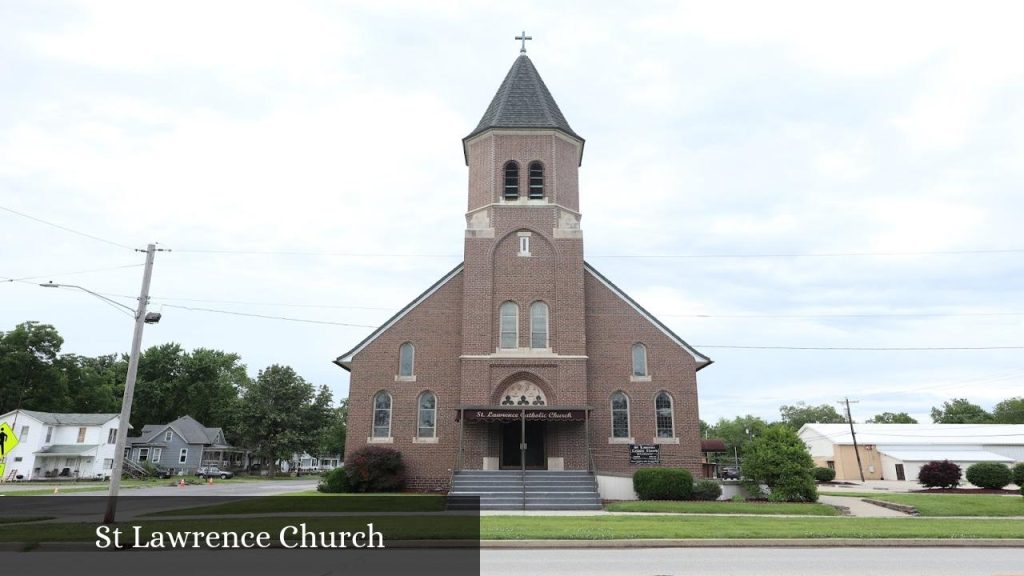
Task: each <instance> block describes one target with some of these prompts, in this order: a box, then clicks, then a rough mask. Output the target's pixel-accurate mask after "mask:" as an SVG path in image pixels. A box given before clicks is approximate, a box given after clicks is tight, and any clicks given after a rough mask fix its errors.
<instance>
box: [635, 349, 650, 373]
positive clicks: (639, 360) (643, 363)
mask: <svg viewBox="0 0 1024 576" xmlns="http://www.w3.org/2000/svg"><path fill="white" fill-rule="evenodd" d="M633 376H647V346H644V345H643V344H633Z"/></svg>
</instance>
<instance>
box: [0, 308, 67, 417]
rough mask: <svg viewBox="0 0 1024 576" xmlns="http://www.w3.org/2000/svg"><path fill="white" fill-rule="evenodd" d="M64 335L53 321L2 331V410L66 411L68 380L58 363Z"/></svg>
mask: <svg viewBox="0 0 1024 576" xmlns="http://www.w3.org/2000/svg"><path fill="white" fill-rule="evenodd" d="M63 344H64V339H63V338H61V336H60V334H58V333H57V329H56V328H54V327H53V326H50V325H49V324H40V323H38V322H24V323H22V324H18V325H17V326H16V327H15V328H14V330H11V331H10V332H0V414H3V413H5V412H9V411H11V410H15V409H17V408H26V409H29V410H41V411H44V412H61V411H65V410H66V409H67V408H68V407H69V406H68V398H67V381H66V380H65V379H64V378H62V375H61V372H60V369H59V368H57V367H56V366H54V363H55V362H56V361H57V358H58V354H59V353H60V347H61V346H62V345H63Z"/></svg>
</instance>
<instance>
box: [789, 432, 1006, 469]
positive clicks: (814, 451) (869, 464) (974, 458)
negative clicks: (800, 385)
mask: <svg viewBox="0 0 1024 576" xmlns="http://www.w3.org/2000/svg"><path fill="white" fill-rule="evenodd" d="M854 432H856V434H857V445H858V448H859V450H858V453H859V456H860V463H861V470H862V471H863V472H864V479H865V480H916V479H917V474H918V472H919V471H920V470H921V466H922V465H924V464H927V463H928V462H931V461H933V460H949V461H951V462H955V463H956V464H959V465H960V467H961V468H962V469H964V470H966V469H967V467H968V466H970V465H971V464H975V463H977V462H1001V463H1003V464H1008V465H1013V463H1014V462H1024V424H854ZM798 435H799V436H800V439H801V440H803V441H804V444H806V445H807V448H808V449H809V450H810V452H811V456H812V457H814V461H815V464H816V465H818V466H827V467H829V468H833V469H835V471H836V480H860V474H859V473H858V471H857V456H858V453H855V452H854V449H853V436H852V434H851V433H850V425H849V424H805V425H804V426H803V427H801V428H800V431H799V432H798Z"/></svg>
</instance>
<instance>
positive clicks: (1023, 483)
mask: <svg viewBox="0 0 1024 576" xmlns="http://www.w3.org/2000/svg"><path fill="white" fill-rule="evenodd" d="M1010 474H1012V475H1013V483H1014V484H1016V485H1017V487H1018V488H1021V489H1024V462H1018V463H1017V464H1015V465H1014V466H1013V468H1011V469H1010Z"/></svg>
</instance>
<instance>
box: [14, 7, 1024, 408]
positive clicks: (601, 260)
mask: <svg viewBox="0 0 1024 576" xmlns="http://www.w3.org/2000/svg"><path fill="white" fill-rule="evenodd" d="M1022 20H1024V5H1021V4H1020V3H1017V2H986V3H974V4H969V3H963V2H958V3H944V2H899V3H892V2H858V3H854V4H849V3H848V4H836V3H822V2H771V3H766V2H749V3H711V2H644V3H642V4H634V3H623V2H539V1H538V2H534V1H523V2H514V3H510V2H502V3H498V2H494V3H481V2H469V1H446V0H442V1H431V2H413V1H395V2H391V1H381V0H372V1H365V2H287V3H285V2H253V1H245V2H241V1H238V2H215V3H210V2H188V1H183V2H174V3H166V2H162V3H158V2H138V1H128V2H113V1H111V2H91V3H87V2H81V3H79V2H56V1H53V2H51V1H42V2H17V1H15V0H0V330H10V329H13V328H14V327H15V326H16V325H17V324H19V323H21V322H25V321H28V320H35V321H39V322H43V323H48V324H52V325H54V326H56V327H57V329H58V330H59V331H60V333H61V335H62V336H63V337H64V339H65V342H64V348H63V352H66V353H76V354H82V355H99V354H109V353H126V352H127V351H128V350H129V347H130V343H131V333H132V326H133V325H132V319H131V318H130V317H129V316H128V315H125V314H121V313H119V311H118V309H117V308H116V307H112V306H107V305H105V303H104V301H102V300H100V299H98V298H95V297H93V296H91V295H89V294H87V293H84V292H82V291H78V290H76V289H61V290H54V289H44V288H41V287H39V286H38V285H37V284H38V283H40V282H46V281H50V280H52V281H54V282H59V283H65V284H73V285H77V286H81V287H83V288H86V289H88V290H91V291H93V292H97V293H100V294H102V295H105V296H107V297H109V298H111V299H114V300H116V301H119V302H121V303H123V304H125V305H126V306H129V307H134V305H135V299H136V297H137V296H138V293H139V287H140V283H141V278H142V272H143V268H142V263H143V261H144V255H143V254H140V253H138V252H135V251H134V250H133V249H136V248H143V249H144V248H145V246H146V244H147V243H150V242H158V243H159V247H161V248H164V249H168V250H170V251H169V252H160V253H158V254H157V256H156V263H155V266H154V271H153V277H152V287H151V304H150V310H152V311H157V312H160V313H161V314H162V315H163V318H162V320H161V322H160V323H159V324H156V325H150V326H147V327H146V329H145V334H144V340H143V346H144V348H145V347H150V346H156V345H159V344H163V343H167V342H178V343H180V344H181V345H182V346H183V347H184V348H186V349H188V350H192V349H195V348H214V349H220V350H225V351H228V352H234V353H238V354H240V355H241V356H242V360H243V362H244V363H245V364H246V366H247V367H248V370H249V372H250V373H251V374H252V375H253V376H255V375H256V374H257V372H258V371H259V370H261V369H263V368H266V367H267V366H269V365H272V364H286V365H289V366H292V367H293V368H295V369H296V371H297V372H298V373H299V374H300V375H301V376H303V377H304V378H305V379H307V380H308V381H310V382H312V383H314V384H316V385H321V384H323V385H328V386H329V387H330V388H331V389H332V391H333V392H334V393H335V396H336V397H339V398H340V397H344V396H346V395H347V388H348V373H347V372H344V371H343V370H341V369H340V368H338V367H337V366H335V365H334V364H332V363H331V361H332V360H333V359H335V358H336V357H338V356H339V355H341V354H342V353H344V352H347V351H348V350H349V349H351V348H352V347H353V346H354V345H355V344H357V343H358V342H359V341H361V340H362V339H363V338H364V337H365V336H366V335H367V334H369V333H370V332H371V331H372V330H373V328H374V327H376V326H378V325H380V324H381V323H383V322H384V321H385V320H386V319H387V318H389V317H390V316H391V315H392V314H394V313H395V312H396V311H397V310H399V309H400V308H402V307H403V306H404V305H405V304H407V303H408V302H409V301H410V300H412V299H413V298H415V297H416V296H417V295H418V294H420V293H421V292H422V291H423V290H425V289H426V288H427V287H429V286H430V285H431V284H432V283H433V282H435V281H436V280H437V279H438V278H440V277H441V276H442V275H443V274H444V273H445V272H447V271H448V270H450V269H451V268H452V267H454V266H455V265H456V264H458V263H459V262H460V261H461V252H462V248H463V234H464V232H463V231H464V228H465V219H464V212H465V208H466V194H467V171H466V166H465V164H464V159H463V152H462V146H461V139H462V138H463V137H464V136H466V135H467V134H468V133H469V132H470V131H471V130H472V129H473V128H474V127H475V126H476V124H477V122H478V121H479V119H480V117H481V116H482V115H483V112H484V110H485V109H486V107H487V104H488V103H489V102H490V100H491V98H492V96H493V95H494V92H495V90H497V88H498V85H499V84H500V83H501V80H502V79H503V78H504V76H505V74H506V72H507V71H508V69H509V67H510V66H511V65H512V63H513V62H514V60H515V58H516V57H517V56H518V52H519V48H520V43H519V42H516V41H515V40H514V39H513V38H514V36H515V35H517V34H519V33H520V32H521V31H522V30H524V29H525V31H526V32H527V34H529V35H531V36H532V37H533V40H532V41H530V42H528V43H527V50H528V55H529V56H530V58H531V59H532V61H533V62H534V64H535V65H536V67H537V68H538V70H539V72H540V74H541V76H542V77H543V78H544V80H545V82H546V84H547V86H548V88H549V89H550V90H551V92H552V93H553V95H554V97H555V99H556V101H557V102H558V104H559V106H560V108H561V110H562V112H563V113H564V114H565V116H566V118H567V119H568V121H569V123H570V124H571V126H572V128H573V129H574V130H575V131H576V132H577V133H579V134H580V135H582V136H583V137H584V138H586V149H585V152H584V156H583V164H582V166H581V168H580V203H581V209H582V212H583V220H582V228H583V231H584V242H585V254H586V258H587V260H588V261H589V262H590V263H591V264H592V265H594V266H595V267H596V268H597V269H598V270H600V271H601V272H602V273H603V274H604V275H605V276H607V277H608V278H609V279H611V280H612V281H613V282H615V283H616V284H617V285H618V286H619V287H621V288H622V289H623V290H625V291H626V292H627V293H628V294H630V295H631V296H632V297H633V298H634V299H635V300H637V301H638V302H639V303H640V304H641V305H643V306H644V307H645V308H647V309H648V310H649V311H650V312H652V313H653V314H654V315H655V316H657V317H658V318H660V319H661V320H662V321H663V322H664V323H665V324H667V325H668V326H669V327H670V328H671V329H672V330H673V331H675V332H676V333H677V334H679V335H680V336H681V337H682V338H683V339H685V340H686V341H687V342H689V343H690V344H692V345H694V346H695V347H697V348H698V349H699V350H701V351H702V352H703V353H705V354H707V355H708V356H710V357H711V358H712V359H713V360H714V361H715V363H714V364H712V365H711V366H709V367H707V368H705V369H704V370H702V371H700V372H699V373H698V386H699V394H700V411H701V418H702V419H704V420H707V421H712V422H713V421H715V420H717V419H718V418H721V417H726V418H731V417H733V416H736V415H740V414H753V415H756V416H760V417H762V418H765V419H767V420H775V419H778V417H779V413H778V408H779V406H780V405H782V404H793V403H795V402H798V401H804V402H807V403H809V404H822V403H827V404H832V405H833V406H836V408H837V409H839V406H838V405H837V404H836V402H837V401H839V400H841V399H843V398H847V397H849V398H850V399H851V400H854V401H857V403H856V404H854V405H853V416H854V418H855V419H856V420H858V421H863V420H864V419H867V418H869V417H871V416H872V415H874V414H878V413H880V412H884V411H891V412H908V413H910V414H911V415H914V416H916V417H917V418H918V419H919V420H920V421H922V422H928V421H929V418H928V413H929V410H930V408H931V407H932V406H937V405H939V404H941V403H942V402H943V401H944V400H948V399H950V398H954V397H966V398H968V399H970V400H971V401H973V402H975V403H978V404H981V405H982V406H984V407H985V408H988V409H990V408H991V407H992V406H993V405H994V404H995V403H996V402H998V401H1000V400H1002V399H1005V398H1008V397H1011V396H1018V395H1021V394H1022V393H1024V362H1022V358H1024V337H1022V333H1024V331H1022V328H1024V290H1022V288H1024V234H1022V232H1021V223H1022V222H1024V196H1022V194H1021V189H1022V184H1024V162H1022V160H1024V59H1022V58H1020V55H1021V54H1024V35H1021V34H1020V33H1019V23H1020V22H1021V21H1022ZM12 280H17V281H12ZM281 318H287V319H290V320H285V319H281ZM999 347H1003V349H993V348H999ZM808 348H810V349H808ZM836 348H839V349H838V350H837V349H836ZM864 348H869V350H864ZM871 348H876V349H877V348H882V349H883V350H870V349H871ZM894 348H895V349H897V350H894ZM908 348H911V349H913V348H918V349H920V348H927V350H907V349H908ZM936 348H938V349H936ZM979 348H980V349H979Z"/></svg>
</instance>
